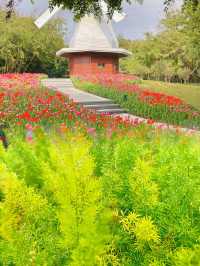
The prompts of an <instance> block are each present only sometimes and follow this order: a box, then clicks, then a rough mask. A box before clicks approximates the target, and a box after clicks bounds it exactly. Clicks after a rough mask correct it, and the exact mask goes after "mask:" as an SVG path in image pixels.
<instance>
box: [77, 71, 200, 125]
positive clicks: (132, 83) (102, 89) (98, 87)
mask: <svg viewBox="0 0 200 266" xmlns="http://www.w3.org/2000/svg"><path fill="white" fill-rule="evenodd" d="M74 82H75V85H76V86H78V87H79V88H80V89H82V90H86V91H89V92H91V93H95V94H97V95H100V96H104V97H108V98H110V99H113V100H114V101H115V102H117V103H118V104H120V105H121V107H124V108H126V109H127V110H128V111H129V112H130V113H132V114H134V115H137V116H141V117H144V118H149V119H152V120H155V121H157V122H165V123H168V124H173V125H177V126H183V127H189V128H200V112H199V111H198V110H196V109H195V108H193V107H192V106H190V105H189V104H187V103H186V102H184V101H183V100H181V99H179V98H178V97H175V96H169V95H166V94H164V93H158V92H153V91H151V90H146V89H144V88H142V87H140V84H139V80H138V79H137V78H136V77H134V76H131V75H124V74H119V75H113V76H112V75H96V76H92V77H91V76H90V77H89V76H88V77H87V76H84V77H75V78H74Z"/></svg>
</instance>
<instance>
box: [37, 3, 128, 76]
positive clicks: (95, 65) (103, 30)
mask: <svg viewBox="0 0 200 266" xmlns="http://www.w3.org/2000/svg"><path fill="white" fill-rule="evenodd" d="M60 9H62V7H59V8H58V7H56V8H55V9H53V10H52V11H50V10H47V11H46V12H45V13H44V14H43V15H42V16H41V17H40V18H39V19H38V20H36V22H35V24H36V25H37V26H38V27H39V28H41V27H42V26H43V25H44V24H45V23H46V22H47V21H48V20H49V19H50V18H51V17H53V16H54V15H55V14H56V13H57V12H58V11H59V10H60ZM102 9H103V13H104V14H105V15H104V17H103V18H101V20H98V19H96V18H94V16H92V15H91V16H85V17H83V18H82V19H81V20H80V21H79V23H77V25H76V29H75V31H74V34H73V36H72V38H71V41H70V43H69V47H68V48H63V49H61V50H60V51H58V52H57V53H56V55H57V56H62V57H65V58H66V59H68V60H69V69H70V75H71V76H79V75H85V74H99V73H104V74H115V73H118V72H119V59H120V58H121V57H126V56H128V55H130V54H131V53H130V52H129V51H127V50H125V49H121V48H119V44H118V40H117V38H116V36H115V33H114V30H113V27H112V22H111V21H110V20H108V18H107V16H106V13H107V6H106V4H105V3H104V2H102ZM124 17H125V15H124V14H119V13H115V14H114V16H113V19H114V21H116V22H119V21H121V20H122V19H124Z"/></svg>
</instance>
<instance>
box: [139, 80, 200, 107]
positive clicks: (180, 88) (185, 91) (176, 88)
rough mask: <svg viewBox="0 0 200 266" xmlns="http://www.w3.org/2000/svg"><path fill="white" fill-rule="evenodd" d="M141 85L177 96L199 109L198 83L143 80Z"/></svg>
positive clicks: (199, 93) (199, 88)
mask: <svg viewBox="0 0 200 266" xmlns="http://www.w3.org/2000/svg"><path fill="white" fill-rule="evenodd" d="M141 85H142V86H143V87H145V88H149V89H151V90H153V91H156V92H159V91H160V92H164V93H166V94H169V95H174V96H177V97H179V98H181V99H183V100H184V101H185V102H187V103H189V104H191V105H192V106H194V107H195V108H197V109H199V110H200V84H181V83H167V82H162V81H154V80H143V81H142V84H141Z"/></svg>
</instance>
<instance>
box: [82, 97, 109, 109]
mask: <svg viewBox="0 0 200 266" xmlns="http://www.w3.org/2000/svg"><path fill="white" fill-rule="evenodd" d="M80 103H81V104H82V105H84V106H85V105H88V106H91V105H100V104H101V105H102V107H103V106H104V105H106V104H113V102H112V101H111V100H107V99H106V100H100V101H87V100H85V101H83V102H80ZM88 108H89V107H88Z"/></svg>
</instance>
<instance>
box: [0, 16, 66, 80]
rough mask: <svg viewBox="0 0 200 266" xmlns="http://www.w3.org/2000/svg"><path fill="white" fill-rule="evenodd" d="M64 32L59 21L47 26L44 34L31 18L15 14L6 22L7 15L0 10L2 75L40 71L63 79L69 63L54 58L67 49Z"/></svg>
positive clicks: (0, 67)
mask: <svg viewBox="0 0 200 266" xmlns="http://www.w3.org/2000/svg"><path fill="white" fill-rule="evenodd" d="M24 25H26V27H24ZM62 31H63V28H62V21H60V20H54V21H53V22H50V23H48V25H46V26H45V27H44V28H43V29H42V30H41V31H38V30H37V28H36V27H35V25H34V23H33V19H32V18H31V17H19V16H17V15H15V14H14V15H13V16H12V18H11V19H10V20H9V21H8V22H7V23H5V13H4V12H1V11H0V36H1V38H0V73H6V72H37V73H38V72H40V73H46V74H48V75H49V76H54V77H57V76H63V75H64V74H65V73H66V72H67V61H66V60H65V59H63V58H58V57H56V55H55V54H56V51H58V50H59V49H61V48H63V46H64V41H63V33H62ZM47 43H48V45H47Z"/></svg>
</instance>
